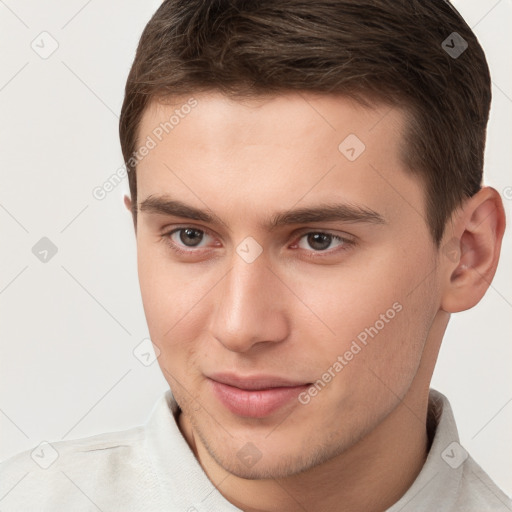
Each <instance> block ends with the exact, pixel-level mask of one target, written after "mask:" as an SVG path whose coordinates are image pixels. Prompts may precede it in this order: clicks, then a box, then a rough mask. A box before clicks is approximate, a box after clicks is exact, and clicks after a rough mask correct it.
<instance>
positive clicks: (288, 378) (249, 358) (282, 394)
mask: <svg viewBox="0 0 512 512" xmlns="http://www.w3.org/2000/svg"><path fill="white" fill-rule="evenodd" d="M490 99H491V94H490V77H489V72H488V68H487V64H486V60H485V56H484V54H483V51H482V49H481V47H480V45H479V44H478V41H477V39H476V37H475V35H474V34H473V33H472V31H471V30H470V28H469V27H468V26H467V24H466V23H465V22H464V21H463V20H462V19H461V18H460V16H459V15H458V13H457V12H456V11H455V10H454V9H453V7H451V6H450V5H449V4H448V3H446V2H444V1H443V0H430V1H428V2H419V1H407V2H401V1H396V0H373V1H363V2H360V1H355V0H353V1H349V0H331V1H329V0H325V1H322V2H302V1H300V0H287V1H282V2H275V1H271V0H261V1H254V0H253V1H252V2H248V1H247V2H245V1H242V0H237V1H232V2H222V1H209V2H205V1H198V0H195V1H194V0H187V1H179V0H171V1H165V2H164V3H163V4H162V5H161V7H160V8H159V9H158V10H157V12H156V13H155V15H154V16H153V18H152V19H151V21H150V22H149V23H148V25H147V26H146V28H145V30H144V33H143V35H142V38H141V41H140V43H139V47H138V50H137V55H136V57H135V61H134V64H133V66H132V69H131V72H130V75H129V77H128V81H127V85H126V93H125V101H124V104H123V107H122V112H121V120H120V137H121V145H122V149H123V154H124V158H125V161H126V165H127V168H128V170H129V183H130V192H131V198H128V197H126V198H125V204H126V207H127V208H128V209H129V210H130V211H131V213H132V216H133V222H134V228H135V234H136V241H137V255H138V272H139V280H140V286H141V293H142V299H143V305H144V311H145V315H146V319H147V322H148V327H149V330H150V334H151V339H152V342H153V344H154V345H155V351H156V353H157V355H158V362H159V365H160V368H161V370H162V372H163V374H164V376H165V378H166V380H167V381H168V383H169V386H170V388H171V390H172V392H171V391H168V392H167V393H166V395H165V396H164V397H162V399H161V400H160V402H159V403H158V404H156V405H155V408H154V410H153V413H152V415H151V417H150V418H149V420H148V422H147V423H146V424H145V425H144V426H141V427H137V428H134V429H130V430H127V431H124V432H117V433H108V434H102V435H99V436H94V437H91V438H86V439H81V440H75V441H65V442H60V443H54V445H53V448H54V449H55V450H56V451H57V452H58V453H59V458H58V460H57V461H56V462H55V463H54V464H53V465H52V466H51V467H49V468H48V469H47V470H37V471H36V468H35V467H34V465H33V463H32V461H31V459H30V457H29V454H28V453H24V454H20V455H17V456H15V457H13V458H12V459H10V460H9V461H7V462H6V463H4V464H3V467H2V483H1V486H2V488H1V490H2V495H4V494H5V493H7V492H9V490H10V489H11V488H12V486H13V485H14V484H15V483H16V482H17V481H19V479H20V478H26V480H25V481H24V482H23V483H22V486H21V489H22V491H20V487H19V486H18V488H17V490H16V492H13V493H12V496H10V497H8V499H10V501H8V499H5V501H4V503H5V506H4V507H3V508H2V510H35V509H36V508H37V507H39V508H41V509H43V510H103V511H107V510H109V511H110V510H119V511H129V510H155V511H156V510H173V511H178V510H179V511H206V510H210V511H235V510H243V511H246V512H248V511H251V512H255V511H303V510H304V511H306V510H307V511H351V512H355V511H361V512H362V511H364V512H382V511H385V510H387V511H392V512H398V511H406V510H408V511H432V510H435V511H455V510H460V511H484V510H500V511H501V510H512V502H511V501H510V499H509V498H508V497H507V496H506V495H505V494H504V493H503V492H502V491H501V490H500V489H499V488H498V487H497V486H496V485H495V484H494V483H493V482H492V480H491V479H490V478H489V477H488V475H486V474H485V472H484V471H483V470H482V469H481V468H480V467H479V466H478V464H477V463H476V462H475V461H474V460H473V459H472V458H471V457H470V456H469V454H468V453H467V452H466V451H465V449H464V448H463V447H462V446H461V445H460V443H459V439H458V436H457V429H456V426H455V423H454V418H453V414H452V412H451V409H450V405H449V402H448V400H447V399H446V397H444V396H443V395H442V394H441V393H439V392H437V391H435V390H431V389H430V388H429V386H430V380H431V376H432V372H433V369H434V366H435V362H436V358H437V355H438V351H439V348H440V344H441V342H442V338H443V334H444V332H445V329H446V327H447V324H448V321H449V318H450V315H451V314H452V313H455V312H459V311H463V310H467V309H469V308H471V307H473V306H474V305H475V304H477V303H478V302H479V301H480V299H481V298H482V297H483V295H484V294H485V292H486V290H487V289H488V287H489V285H490V282H491V280H492V278H493V276H494V274H495V271H496V267H497V264H498V259H499V253H500V246H501V240H502V237H503V232H504V228H505V218H504V211H503V205H502V202H501V199H500V196H499V194H498V193H497V192H496V190H494V189H493V188H491V187H483V186H482V169H483V152H484V146H485V130H486V125H487V120H488V114H489V106H490ZM454 127H456V128H455V129H454ZM24 475H25V476H24ZM4 503H2V505H3V504H4Z"/></svg>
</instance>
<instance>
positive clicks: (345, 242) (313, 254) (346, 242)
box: [161, 226, 356, 259]
mask: <svg viewBox="0 0 512 512" xmlns="http://www.w3.org/2000/svg"><path fill="white" fill-rule="evenodd" d="M185 229H193V230H196V231H199V232H200V233H203V234H207V235H209V236H213V235H212V234H211V233H210V232H209V231H208V230H206V229H199V228H196V227H194V226H182V227H178V228H173V229H172V230H171V231H168V232H166V233H163V234H162V238H161V240H162V241H163V242H164V243H165V245H167V246H168V247H169V248H170V249H171V250H172V251H173V252H175V253H176V254H179V255H181V256H190V255H193V254H195V253H198V252H200V250H195V249H189V250H187V249H181V248H180V247H179V246H178V245H177V244H175V243H174V242H172V240H171V235H173V234H174V233H178V232H180V231H183V230H185ZM311 234H315V235H318V234H321V235H328V236H330V237H331V238H332V240H336V241H338V242H341V243H342V245H341V246H339V247H338V248H337V249H334V250H329V249H326V250H324V251H315V250H311V251H308V250H306V249H300V250H301V251H305V252H306V254H307V257H308V258H311V259H316V258H324V257H327V256H332V255H334V254H338V253H340V252H343V251H347V250H348V249H349V248H351V247H352V246H354V245H355V243H356V242H355V240H352V239H349V238H344V237H342V236H339V235H335V234H333V233H330V232H328V231H306V232H304V233H302V234H300V236H299V238H298V239H297V241H296V242H294V243H293V245H295V244H297V243H298V242H299V241H300V240H302V238H304V237H305V236H307V235H311Z"/></svg>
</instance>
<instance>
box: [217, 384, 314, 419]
mask: <svg viewBox="0 0 512 512" xmlns="http://www.w3.org/2000/svg"><path fill="white" fill-rule="evenodd" d="M208 382H209V384H210V388H211V390H212V392H213V395H214V396H215V397H216V398H217V399H218V401H219V402H220V403H221V404H222V405H223V406H224V407H225V408H226V409H228V410H229V411H230V412H231V413H233V414H235V415H237V416H242V417H246V418H263V417H265V416H269V415H271V414H272V413H274V412H276V411H277V410H279V409H281V408H282V407H283V406H285V405H286V404H289V403H290V402H292V401H293V400H294V399H297V397H298V395H299V394H300V393H302V392H304V391H305V390H306V389H307V388H308V387H309V386H310V385H311V383H310V382H308V383H304V382H299V381H294V380H290V379H284V378H282V377H279V376H278V377H276V376H262V375H260V376H252V377H240V376H237V375H233V374H222V375H221V374H216V375H215V376H211V377H208ZM298 403H299V402H298V400H295V404H296V405H297V404H298Z"/></svg>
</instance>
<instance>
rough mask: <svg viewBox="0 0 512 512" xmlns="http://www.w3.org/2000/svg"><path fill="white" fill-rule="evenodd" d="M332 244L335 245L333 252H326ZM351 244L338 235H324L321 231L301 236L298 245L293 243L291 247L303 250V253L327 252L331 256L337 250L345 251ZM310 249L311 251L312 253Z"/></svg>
mask: <svg viewBox="0 0 512 512" xmlns="http://www.w3.org/2000/svg"><path fill="white" fill-rule="evenodd" d="M333 242H336V243H337V245H335V248H334V250H329V251H328V249H330V248H331V246H332V243H333ZM353 244H354V241H353V240H350V239H348V238H344V237H341V236H339V235H334V234H332V233H324V232H323V231H311V232H309V233H305V234H303V235H302V236H301V237H300V238H299V241H298V243H295V244H294V245H293V246H292V247H299V248H300V249H304V250H305V251H308V252H312V253H318V252H320V253H321V252H328V253H329V254H332V253H336V252H338V251H339V250H346V249H348V247H350V246H351V245H353ZM310 249H313V251H311V250H310Z"/></svg>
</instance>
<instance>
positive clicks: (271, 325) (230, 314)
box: [211, 244, 287, 352]
mask: <svg viewBox="0 0 512 512" xmlns="http://www.w3.org/2000/svg"><path fill="white" fill-rule="evenodd" d="M240 246H241V249H242V251H241V252H240V247H239V248H238V249H237V253H233V259H232V264H231V266H230V270H229V272H228V273H227V274H226V276H225V278H224V279H223V280H222V284H221V286H220V287H219V290H218V295H217V297H216V300H217V303H216V305H215V306H214V312H213V315H214V318H213V319H212V327H211V328H212V334H213V336H214V337H215V338H217V340H218V341H220V342H221V343H222V344H223V345H224V346H225V347H226V348H228V349H230V350H234V351H240V352H243V351H247V350H249V349H250V347H251V346H252V345H254V344H255V343H259V342H262V341H279V340H281V339H282V338H284V337H285V336H286V325H287V323H286V317H285V312H284V311H283V310H282V304H283V303H282V301H281V300H280V298H281V293H282V290H280V289H279V288H280V283H279V280H278V279H277V278H276V276H275V275H274V274H273V273H272V271H271V270H270V269H269V268H268V265H269V262H268V260H267V258H266V257H265V255H263V254H260V255H258V256H257V257H256V258H254V259H252V258H247V257H246V256H247V252H246V253H244V252H243V249H247V247H246V246H244V245H243V244H240ZM250 250H251V249H249V251H248V252H249V253H250ZM240 254H241V255H240ZM253 256H254V254H253Z"/></svg>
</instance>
